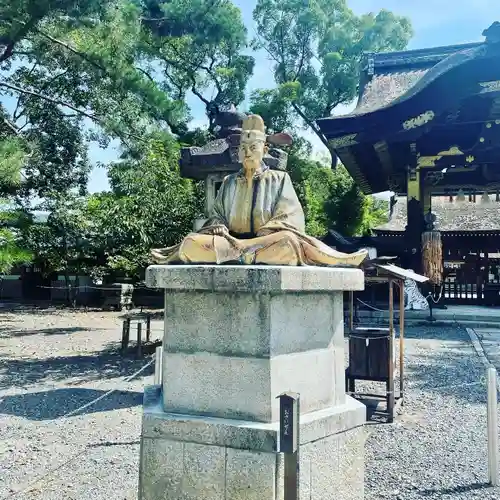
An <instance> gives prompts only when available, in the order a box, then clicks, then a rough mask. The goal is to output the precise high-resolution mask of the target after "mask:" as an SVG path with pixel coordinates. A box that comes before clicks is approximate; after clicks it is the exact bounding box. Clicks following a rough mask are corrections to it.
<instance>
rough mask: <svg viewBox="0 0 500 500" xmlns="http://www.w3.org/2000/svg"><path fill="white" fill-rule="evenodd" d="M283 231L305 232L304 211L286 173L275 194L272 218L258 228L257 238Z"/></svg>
mask: <svg viewBox="0 0 500 500" xmlns="http://www.w3.org/2000/svg"><path fill="white" fill-rule="evenodd" d="M284 230H294V231H297V232H299V233H304V232H305V219H304V211H303V210H302V206H301V204H300V201H299V198H298V197H297V193H296V192H295V189H294V187H293V184H292V180H291V179H290V176H289V175H288V174H287V173H285V175H284V176H283V180H282V182H281V185H280V186H279V189H278V191H277V193H276V199H275V200H274V208H273V211H272V217H271V218H270V219H269V221H268V222H267V223H266V224H264V225H263V226H262V227H261V228H260V230H259V232H258V236H263V235H265V234H269V233H274V232H276V231H284Z"/></svg>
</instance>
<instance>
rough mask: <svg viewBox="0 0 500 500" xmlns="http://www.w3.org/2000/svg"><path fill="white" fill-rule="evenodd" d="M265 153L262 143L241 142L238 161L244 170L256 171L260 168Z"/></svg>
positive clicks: (264, 146) (264, 145) (263, 143)
mask: <svg viewBox="0 0 500 500" xmlns="http://www.w3.org/2000/svg"><path fill="white" fill-rule="evenodd" d="M265 152H266V144H265V142H264V141H248V142H247V141H245V142H241V144H240V149H239V160H240V162H241V163H242V164H243V168H244V169H245V170H257V169H258V168H260V165H261V163H262V158H264V154H265Z"/></svg>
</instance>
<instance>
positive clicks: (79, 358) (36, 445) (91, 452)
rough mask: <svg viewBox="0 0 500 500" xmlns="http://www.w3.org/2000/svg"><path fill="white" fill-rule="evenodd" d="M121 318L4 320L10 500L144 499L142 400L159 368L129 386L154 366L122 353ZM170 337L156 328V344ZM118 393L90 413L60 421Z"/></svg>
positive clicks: (2, 474)
mask: <svg viewBox="0 0 500 500" xmlns="http://www.w3.org/2000/svg"><path fill="white" fill-rule="evenodd" d="M0 313H1V310H0ZM119 316H120V314H118V313H103V312H88V313H84V312H69V311H43V310H42V311H33V310H31V311H30V310H25V311H22V312H16V313H15V314H14V313H3V314H0V397H1V398H2V399H1V400H0V499H2V500H3V499H7V498H9V499H10V498H14V499H16V500H18V499H19V500H21V499H22V500H34V499H36V500H59V499H64V500H71V499H79V500H80V499H89V500H90V499H92V500H104V499H106V500H123V499H125V500H132V499H134V500H135V499H136V498H137V479H138V457H139V444H138V442H139V441H138V440H139V435H140V423H141V411H142V409H141V405H142V393H143V388H144V386H145V385H148V384H151V383H152V380H153V371H154V368H153V367H150V368H149V369H147V370H146V371H144V372H143V373H141V374H140V375H139V376H138V377H137V378H135V379H134V380H132V381H130V382H124V381H123V379H124V378H126V377H127V376H129V375H132V374H133V373H134V372H136V371H137V370H139V369H140V368H141V367H142V366H143V365H144V364H146V362H147V361H148V360H149V358H148V357H147V355H145V356H144V357H143V358H141V359H137V358H136V357H135V353H134V351H133V350H132V352H130V353H128V354H127V355H126V356H123V355H121V354H120V353H119V352H118V348H119V342H120V340H121V320H120V319H119ZM160 328H161V323H160V322H159V321H153V322H152V330H153V332H152V340H153V339H155V338H159V337H160V336H161V330H160ZM131 337H132V338H134V337H133V336H131ZM115 388H116V389H118V390H119V392H115V393H113V394H112V395H110V396H109V397H107V398H105V399H103V400H102V401H100V402H98V403H97V404H96V405H95V406H92V407H90V408H88V409H86V410H85V411H84V412H83V413H82V414H80V415H77V416H74V417H70V418H63V419H60V417H61V416H62V415H64V414H66V413H68V412H70V411H72V410H74V409H76V408H78V407H80V406H82V405H83V404H85V403H87V402H89V401H91V400H93V399H95V398H96V397H99V396H100V395H102V394H104V393H105V392H106V391H108V390H110V389H115ZM47 473H48V475H47ZM39 477H43V478H44V479H43V481H40V482H39V483H36V484H33V485H32V486H30V487H29V488H28V489H27V491H21V492H20V493H18V494H17V495H14V493H15V492H16V491H19V490H24V488H25V487H28V486H29V485H30V484H31V483H33V482H34V481H36V479H37V478H39Z"/></svg>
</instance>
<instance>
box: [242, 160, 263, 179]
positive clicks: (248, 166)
mask: <svg viewBox="0 0 500 500" xmlns="http://www.w3.org/2000/svg"><path fill="white" fill-rule="evenodd" d="M260 168H261V162H259V161H255V160H250V161H243V170H244V172H245V177H246V178H247V180H251V179H252V177H253V176H254V174H255V173H256V172H257V171H258V170H260Z"/></svg>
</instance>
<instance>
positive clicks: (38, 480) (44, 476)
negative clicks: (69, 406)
mask: <svg viewBox="0 0 500 500" xmlns="http://www.w3.org/2000/svg"><path fill="white" fill-rule="evenodd" d="M154 362H155V358H154V357H153V358H152V359H151V360H150V361H148V362H147V363H146V364H145V365H144V366H143V367H142V368H140V369H139V370H137V371H136V372H134V373H133V374H132V375H129V376H128V377H125V378H124V379H123V380H122V382H130V381H131V380H132V379H134V378H135V377H137V376H138V375H139V374H141V373H142V372H143V371H144V370H145V369H146V368H148V367H149V366H151V365H152V364H153V363H154ZM117 391H118V389H111V390H109V391H108V392H106V393H105V394H103V395H101V396H99V397H98V398H95V399H94V400H92V401H90V402H89V403H86V404H84V405H82V406H80V407H79V408H77V409H76V410H72V411H70V412H68V413H66V414H64V415H62V416H61V417H59V418H57V419H55V420H62V419H65V418H69V417H72V416H74V415H76V414H77V413H79V412H81V411H82V410H84V409H86V408H88V407H90V406H93V405H95V404H96V403H97V402H99V401H101V400H102V399H104V398H106V397H108V396H109V395H110V394H113V393H114V392H117ZM90 449H92V446H91V445H85V447H84V448H82V449H80V450H79V451H78V452H76V453H74V454H72V455H67V456H66V460H65V461H64V462H62V463H61V464H59V465H58V466H57V467H54V468H53V469H50V470H48V471H47V472H45V473H44V474H41V475H40V476H38V477H37V478H36V479H35V480H34V481H31V482H30V483H28V484H27V485H25V486H24V487H21V488H20V489H18V490H17V491H14V492H12V493H9V494H8V495H6V496H4V497H2V500H7V499H9V498H15V497H17V496H18V495H20V494H22V493H26V492H27V491H29V490H31V489H32V488H34V487H35V486H36V485H38V484H39V483H41V482H43V481H45V480H46V479H47V478H48V477H50V476H51V475H52V474H54V473H55V472H57V471H58V470H60V469H62V468H63V467H65V466H66V465H68V464H70V463H71V462H73V461H74V460H76V459H77V458H79V457H81V456H83V455H84V454H85V453H87V452H88V451H89V450H90Z"/></svg>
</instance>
